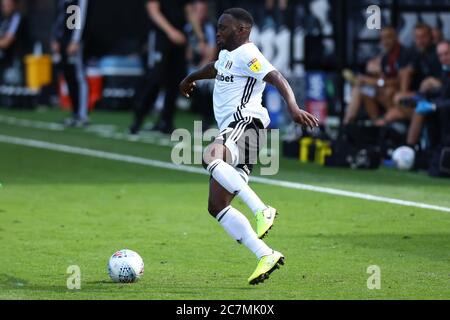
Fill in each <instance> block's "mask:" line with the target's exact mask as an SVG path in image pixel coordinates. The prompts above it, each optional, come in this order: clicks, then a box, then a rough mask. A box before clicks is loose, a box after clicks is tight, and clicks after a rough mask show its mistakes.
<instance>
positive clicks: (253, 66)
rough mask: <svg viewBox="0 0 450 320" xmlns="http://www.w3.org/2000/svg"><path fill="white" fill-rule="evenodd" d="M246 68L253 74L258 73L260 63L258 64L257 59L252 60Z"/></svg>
mask: <svg viewBox="0 0 450 320" xmlns="http://www.w3.org/2000/svg"><path fill="white" fill-rule="evenodd" d="M247 66H248V67H249V68H250V70H252V71H253V72H259V71H260V70H261V62H259V61H258V59H256V58H254V59H253V60H252V61H250V62H249V63H247Z"/></svg>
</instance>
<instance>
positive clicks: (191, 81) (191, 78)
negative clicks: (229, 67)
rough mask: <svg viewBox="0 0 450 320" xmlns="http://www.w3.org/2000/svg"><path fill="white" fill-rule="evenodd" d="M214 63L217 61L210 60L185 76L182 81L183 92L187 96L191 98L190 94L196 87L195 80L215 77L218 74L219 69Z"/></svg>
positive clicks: (181, 88)
mask: <svg viewBox="0 0 450 320" xmlns="http://www.w3.org/2000/svg"><path fill="white" fill-rule="evenodd" d="M214 63H215V62H210V63H208V64H206V65H205V66H203V67H202V68H200V69H199V70H197V71H195V72H193V73H191V74H190V75H188V76H187V77H186V78H184V79H183V81H181V83H180V91H181V94H182V95H183V96H185V97H186V98H189V97H190V96H189V95H190V94H191V92H192V91H193V90H194V89H195V86H196V84H195V81H197V80H203V79H214V78H215V77H216V75H217V70H216V68H214Z"/></svg>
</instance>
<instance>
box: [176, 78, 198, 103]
mask: <svg viewBox="0 0 450 320" xmlns="http://www.w3.org/2000/svg"><path fill="white" fill-rule="evenodd" d="M196 86H197V84H196V83H195V81H190V80H189V78H184V79H183V81H181V82H180V91H181V94H182V95H183V96H185V97H186V98H189V97H190V94H191V93H192V91H194V89H195V87H196Z"/></svg>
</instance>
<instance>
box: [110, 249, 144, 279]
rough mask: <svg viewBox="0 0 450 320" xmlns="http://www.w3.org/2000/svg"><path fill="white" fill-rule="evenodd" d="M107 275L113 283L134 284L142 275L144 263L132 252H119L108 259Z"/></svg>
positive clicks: (126, 250) (127, 250)
mask: <svg viewBox="0 0 450 320" xmlns="http://www.w3.org/2000/svg"><path fill="white" fill-rule="evenodd" d="M108 274H109V276H110V278H111V279H112V281H114V282H122V283H130V282H136V281H137V280H138V279H139V278H140V277H141V276H142V275H143V274H144V261H143V260H142V258H141V256H140V255H139V254H138V253H137V252H134V251H133V250H129V249H123V250H119V251H117V252H116V253H114V254H113V255H112V256H111V258H110V259H109V262H108Z"/></svg>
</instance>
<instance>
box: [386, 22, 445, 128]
mask: <svg viewBox="0 0 450 320" xmlns="http://www.w3.org/2000/svg"><path fill="white" fill-rule="evenodd" d="M414 38H415V48H414V50H413V52H412V54H411V58H410V61H409V62H408V63H407V64H406V66H405V67H404V68H402V69H400V71H399V80H400V83H399V92H398V93H397V94H396V95H395V96H394V107H393V108H391V109H390V110H389V111H388V112H386V114H385V115H384V117H383V118H382V119H379V120H378V122H377V125H379V126H383V125H386V124H388V123H391V122H395V121H398V120H400V121H401V120H410V119H411V117H412V114H413V112H414V108H411V106H414V105H415V100H416V97H417V94H418V93H419V94H421V95H423V94H425V93H426V92H427V91H428V90H429V89H430V88H433V87H435V86H436V84H437V83H438V78H439V76H440V73H441V64H440V63H439V59H438V57H437V54H436V46H435V45H434V44H433V35H432V31H431V28H430V27H429V26H428V25H426V24H423V23H420V24H418V25H416V27H415V29H414Z"/></svg>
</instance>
